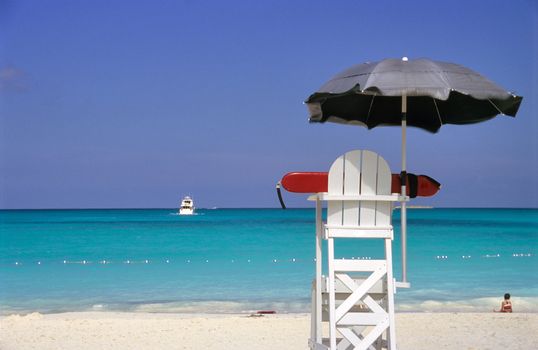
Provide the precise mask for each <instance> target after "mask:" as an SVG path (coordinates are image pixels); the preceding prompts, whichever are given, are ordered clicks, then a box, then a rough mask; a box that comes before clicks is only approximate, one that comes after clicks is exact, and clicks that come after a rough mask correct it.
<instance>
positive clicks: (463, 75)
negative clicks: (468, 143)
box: [305, 58, 522, 132]
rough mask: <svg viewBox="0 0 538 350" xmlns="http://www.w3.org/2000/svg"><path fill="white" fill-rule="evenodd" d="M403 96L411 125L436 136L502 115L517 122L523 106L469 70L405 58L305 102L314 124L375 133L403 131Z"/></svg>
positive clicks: (367, 67)
mask: <svg viewBox="0 0 538 350" xmlns="http://www.w3.org/2000/svg"><path fill="white" fill-rule="evenodd" d="M402 96H407V118H406V119H407V125H409V126H415V127H419V128H422V129H425V130H428V131H430V132H437V131H438V130H439V128H440V127H441V126H442V125H443V124H472V123H478V122H481V121H485V120H488V119H491V118H493V117H495V116H496V115H498V114H505V115H509V116H512V117H513V116H515V115H516V113H517V110H518V108H519V105H520V103H521V100H522V97H520V96H516V95H513V94H511V93H509V92H507V91H505V90H504V89H502V88H501V87H499V86H497V85H496V84H495V83H493V82H492V81H490V80H488V79H486V78H484V77H483V76H481V75H480V74H478V73H476V72H474V71H472V70H470V69H468V68H465V67H463V66H460V65H457V64H453V63H447V62H439V61H432V60H429V59H416V60H407V59H406V58H404V59H386V60H382V61H379V62H372V63H369V62H368V63H363V64H358V65H355V66H353V67H350V68H349V69H346V70H345V71H343V72H342V73H340V74H338V75H336V76H335V77H334V78H332V79H331V80H329V81H328V82H327V83H325V84H324V85H323V86H322V87H321V88H320V89H319V90H318V91H317V92H315V93H313V94H312V95H310V97H308V99H307V100H306V101H305V102H306V104H307V106H308V109H309V112H310V121H311V122H320V123H323V122H326V121H330V122H337V123H345V124H358V125H363V126H366V127H368V128H369V129H371V128H374V127H376V126H380V125H401V122H402V118H401V115H402V110H401V108H402V102H401V100H402Z"/></svg>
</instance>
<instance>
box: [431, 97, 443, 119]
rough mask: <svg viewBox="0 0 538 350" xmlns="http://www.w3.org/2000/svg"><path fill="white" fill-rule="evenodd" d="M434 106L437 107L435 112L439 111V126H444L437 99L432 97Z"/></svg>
mask: <svg viewBox="0 0 538 350" xmlns="http://www.w3.org/2000/svg"><path fill="white" fill-rule="evenodd" d="M432 100H433V105H434V106H435V110H436V111H437V118H439V124H440V125H441V126H443V120H442V119H441V113H439V108H438V107H437V102H436V101H435V98H433V97H432Z"/></svg>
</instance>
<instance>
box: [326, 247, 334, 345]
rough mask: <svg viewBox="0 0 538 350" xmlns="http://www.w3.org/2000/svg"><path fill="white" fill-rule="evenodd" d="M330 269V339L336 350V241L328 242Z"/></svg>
mask: <svg viewBox="0 0 538 350" xmlns="http://www.w3.org/2000/svg"><path fill="white" fill-rule="evenodd" d="M327 258H328V265H329V266H328V267H329V339H330V349H331V350H336V295H335V285H334V284H335V283H334V278H335V277H334V239H332V238H329V239H328V240H327Z"/></svg>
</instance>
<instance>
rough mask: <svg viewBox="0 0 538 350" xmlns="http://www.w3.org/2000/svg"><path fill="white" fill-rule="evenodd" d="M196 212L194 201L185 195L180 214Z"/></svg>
mask: <svg viewBox="0 0 538 350" xmlns="http://www.w3.org/2000/svg"><path fill="white" fill-rule="evenodd" d="M192 214H194V201H193V200H192V198H191V197H189V196H185V198H183V200H182V201H181V205H180V206H179V215H192Z"/></svg>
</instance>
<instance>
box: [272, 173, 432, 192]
mask: <svg viewBox="0 0 538 350" xmlns="http://www.w3.org/2000/svg"><path fill="white" fill-rule="evenodd" d="M328 178H329V174H328V173H326V172H291V173H287V174H286V175H284V177H283V178H282V180H281V184H282V187H284V188H285V189H286V190H287V191H288V192H294V193H319V192H327V186H328ZM440 188H441V184H440V183H439V182H437V181H436V180H435V179H432V178H431V177H429V176H427V175H414V174H410V173H408V174H407V187H406V189H407V195H408V196H410V197H411V198H414V197H417V196H420V197H431V196H433V195H435V194H436V193H437V192H438V191H439V189H440ZM391 191H392V193H400V191H401V185H400V175H399V174H392V187H391Z"/></svg>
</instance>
